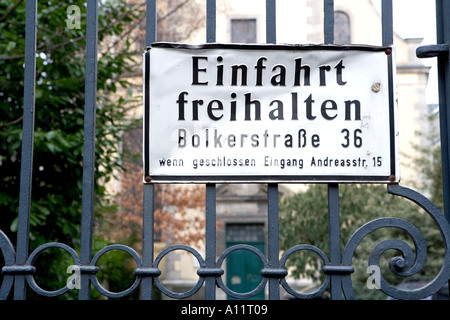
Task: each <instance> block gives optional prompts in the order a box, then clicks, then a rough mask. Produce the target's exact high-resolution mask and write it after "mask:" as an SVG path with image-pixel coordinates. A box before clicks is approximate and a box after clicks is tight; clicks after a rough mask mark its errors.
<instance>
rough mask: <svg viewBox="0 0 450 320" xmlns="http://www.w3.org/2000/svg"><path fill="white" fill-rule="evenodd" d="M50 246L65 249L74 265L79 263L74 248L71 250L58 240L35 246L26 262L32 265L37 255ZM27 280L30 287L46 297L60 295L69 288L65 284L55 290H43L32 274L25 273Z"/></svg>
mask: <svg viewBox="0 0 450 320" xmlns="http://www.w3.org/2000/svg"><path fill="white" fill-rule="evenodd" d="M50 248H58V249H62V250H64V251H66V252H67V253H69V254H70V256H71V257H72V259H73V263H74V265H78V264H79V263H80V260H79V258H78V255H77V253H76V252H75V250H73V249H72V248H71V247H69V246H68V245H66V244H64V243H59V242H49V243H46V244H43V245H41V246H39V247H37V248H36V249H35V250H34V251H33V252H32V253H31V254H30V256H29V257H28V260H27V264H28V265H30V266H32V265H33V264H34V262H35V261H36V259H37V257H38V256H39V255H40V254H41V253H42V252H43V251H44V250H47V249H50ZM26 277H27V282H28V284H29V285H30V287H31V288H32V289H33V290H34V291H35V292H36V293H38V294H40V295H43V296H46V297H56V296H59V295H62V294H64V293H66V292H67V291H69V290H70V287H69V286H68V285H65V286H64V287H62V288H60V289H58V290H55V291H48V290H44V289H42V288H41V287H39V285H38V284H37V283H36V281H35V279H34V276H33V274H27V276H26Z"/></svg>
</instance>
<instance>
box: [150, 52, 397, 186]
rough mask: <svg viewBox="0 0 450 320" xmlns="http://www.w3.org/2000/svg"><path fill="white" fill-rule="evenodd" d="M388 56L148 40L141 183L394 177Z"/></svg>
mask: <svg viewBox="0 0 450 320" xmlns="http://www.w3.org/2000/svg"><path fill="white" fill-rule="evenodd" d="M392 56H393V48H391V47H369V46H328V45H321V46H314V45H311V46H290V45H224V44H222V45H221V44H209V45H202V46H188V45H180V44H170V43H156V44H154V45H152V47H151V48H149V49H148V50H147V52H146V53H145V54H144V60H145V63H144V181H146V182H202V183H204V182H212V183H215V182H284V183H288V182H364V183H366V182H367V183H390V182H398V181H399V173H398V148H397V135H398V134H397V131H396V130H397V129H396V117H395V116H396V105H395V97H394V96H393V95H394V90H393V88H394V81H393V75H394V74H395V72H394V71H393V70H390V69H389V66H390V65H392V63H391V62H390V61H392Z"/></svg>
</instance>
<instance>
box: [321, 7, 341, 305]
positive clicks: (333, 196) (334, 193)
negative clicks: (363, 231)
mask: <svg viewBox="0 0 450 320" xmlns="http://www.w3.org/2000/svg"><path fill="white" fill-rule="evenodd" d="M323 27H324V42H325V43H326V44H333V43H334V0H324V26H323ZM328 227H329V246H330V263H331V264H332V265H340V264H341V231H340V216H339V185H338V184H334V183H331V184H328ZM341 280H342V279H341V276H340V275H335V274H332V275H331V283H330V291H331V299H332V300H341V299H342V281H341Z"/></svg>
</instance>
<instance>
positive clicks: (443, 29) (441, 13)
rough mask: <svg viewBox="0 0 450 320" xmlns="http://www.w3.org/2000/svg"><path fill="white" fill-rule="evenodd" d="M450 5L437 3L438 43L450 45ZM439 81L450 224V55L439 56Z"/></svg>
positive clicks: (446, 194)
mask: <svg viewBox="0 0 450 320" xmlns="http://www.w3.org/2000/svg"><path fill="white" fill-rule="evenodd" d="M449 17H450V3H449V2H448V1H443V0H437V1H436V24H437V43H438V44H445V43H446V44H449V43H450V21H449ZM438 80H439V120H440V134H441V157H442V179H443V196H444V214H445V216H446V218H447V221H449V222H450V157H449V142H450V113H449V112H448V107H449V106H450V55H449V54H441V55H439V56H438Z"/></svg>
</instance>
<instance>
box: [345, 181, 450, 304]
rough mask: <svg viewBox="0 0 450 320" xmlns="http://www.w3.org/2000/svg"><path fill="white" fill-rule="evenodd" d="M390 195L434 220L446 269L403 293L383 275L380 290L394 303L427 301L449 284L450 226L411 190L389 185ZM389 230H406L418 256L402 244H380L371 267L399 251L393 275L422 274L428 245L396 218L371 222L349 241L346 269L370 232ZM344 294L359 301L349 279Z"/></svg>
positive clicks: (386, 241) (371, 261) (392, 265)
mask: <svg viewBox="0 0 450 320" xmlns="http://www.w3.org/2000/svg"><path fill="white" fill-rule="evenodd" d="M388 193H390V194H392V195H395V196H399V197H403V198H406V199H408V200H411V201H413V202H415V203H416V204H417V205H419V206H420V207H422V208H423V209H424V210H425V211H426V212H427V213H428V214H429V215H430V216H431V218H432V219H433V220H434V222H435V224H436V225H437V227H438V228H439V231H440V233H441V235H442V237H443V241H444V247H445V256H444V262H443V265H442V267H441V269H440V271H439V273H438V274H437V275H436V277H435V278H434V279H433V280H432V281H431V282H429V283H428V284H427V285H425V286H424V287H422V288H418V289H414V290H400V289H398V288H396V287H394V286H392V285H390V284H389V283H388V282H387V281H386V280H385V279H384V277H383V275H382V274H380V283H379V288H380V290H381V291H382V292H384V293H385V294H387V295H389V296H391V297H393V298H395V299H401V300H406V299H424V298H426V297H428V296H430V295H431V294H432V293H434V292H436V291H438V290H439V289H440V288H441V287H442V286H444V284H445V283H446V282H447V281H449V278H450V252H449V251H450V225H449V223H448V222H447V220H446V219H445V216H444V214H443V213H442V212H441V210H440V209H439V208H438V207H437V206H436V205H434V204H433V203H432V202H431V201H430V200H429V199H427V198H426V197H424V196H423V195H422V194H420V193H418V192H417V191H414V190H412V189H409V188H405V187H401V186H400V185H398V184H392V185H388ZM386 227H395V228H400V229H403V230H405V231H406V232H407V233H408V234H409V236H410V237H411V238H412V240H413V242H414V246H415V251H416V253H415V254H414V253H413V251H412V249H411V248H410V246H409V245H408V244H406V243H405V242H404V241H401V240H395V239H391V240H384V241H381V242H379V243H378V244H377V245H376V246H375V247H374V248H373V250H372V252H371V254H370V256H369V266H370V265H375V266H379V259H380V257H381V254H382V253H383V252H385V251H386V250H390V249H396V250H398V251H400V252H401V257H394V258H393V259H391V261H390V264H389V266H390V269H391V271H392V272H394V273H395V274H397V275H399V276H411V275H413V274H416V273H417V272H419V271H420V270H421V269H422V268H423V266H424V264H425V261H426V254H427V245H426V242H425V240H424V238H423V237H422V235H421V234H420V232H419V230H418V229H417V228H416V227H415V226H413V225H412V224H411V223H409V222H408V221H406V220H403V219H397V218H381V219H375V220H372V221H370V222H368V223H366V224H365V225H363V226H362V227H360V228H359V229H358V230H357V231H356V232H355V233H354V234H353V235H352V236H351V237H350V240H349V241H348V243H347V245H346V247H345V248H344V252H343V256H342V263H343V264H344V265H351V261H352V258H353V255H354V253H355V250H356V248H357V247H358V245H359V244H360V243H361V241H362V240H363V239H364V237H366V236H367V235H368V234H370V233H371V232H373V231H375V230H377V229H380V228H386ZM342 282H343V292H344V295H345V297H346V298H347V299H349V300H354V299H356V296H355V293H354V290H353V287H352V284H351V278H350V276H347V277H344V278H343V280H342Z"/></svg>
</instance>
